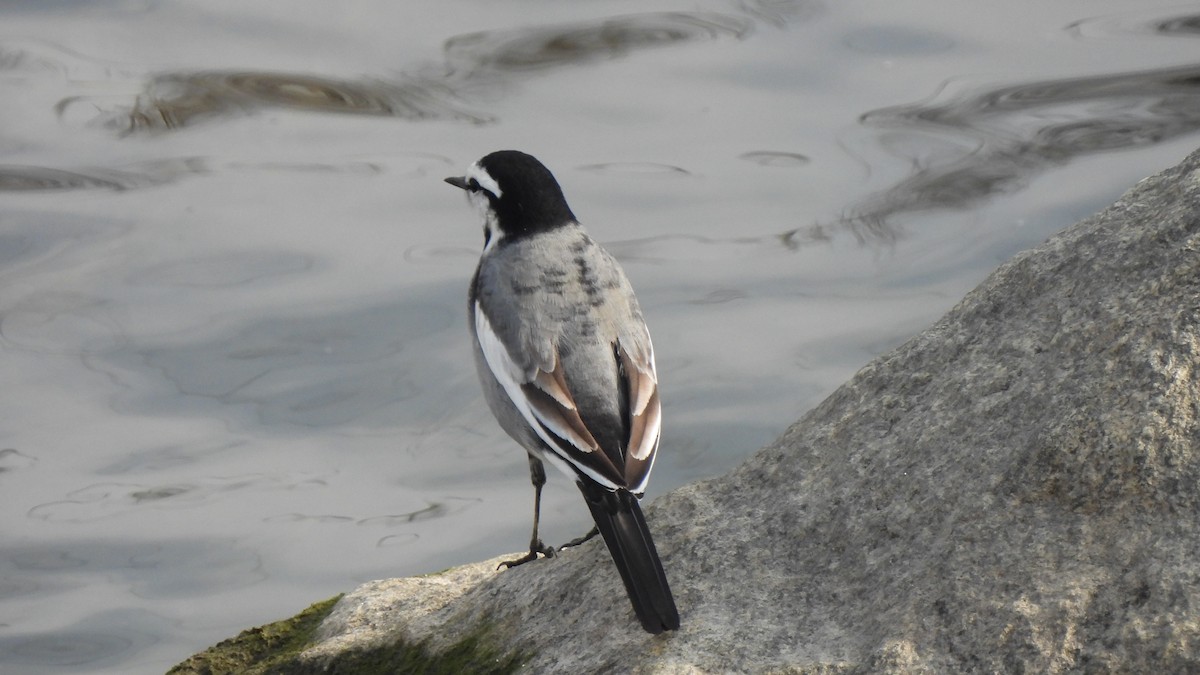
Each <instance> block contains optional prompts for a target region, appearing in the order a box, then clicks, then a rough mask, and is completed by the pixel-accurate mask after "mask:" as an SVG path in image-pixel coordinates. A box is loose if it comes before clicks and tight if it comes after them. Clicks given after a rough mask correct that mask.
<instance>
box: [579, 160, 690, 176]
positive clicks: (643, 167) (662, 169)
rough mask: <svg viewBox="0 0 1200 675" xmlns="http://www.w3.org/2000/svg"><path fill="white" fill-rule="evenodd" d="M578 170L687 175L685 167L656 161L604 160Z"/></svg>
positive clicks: (604, 172)
mask: <svg viewBox="0 0 1200 675" xmlns="http://www.w3.org/2000/svg"><path fill="white" fill-rule="evenodd" d="M579 170H580V171H589V172H591V173H599V174H630V175H641V176H646V175H659V176H688V175H691V174H690V172H689V171H688V170H687V169H684V168H683V167H679V166H672V165H670V164H658V163H656V162H605V163H602V164H585V165H584V166H581V167H579Z"/></svg>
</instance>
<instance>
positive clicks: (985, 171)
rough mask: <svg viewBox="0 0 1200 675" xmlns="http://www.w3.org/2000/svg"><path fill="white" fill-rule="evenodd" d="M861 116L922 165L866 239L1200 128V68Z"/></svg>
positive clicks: (893, 192) (865, 227)
mask: <svg viewBox="0 0 1200 675" xmlns="http://www.w3.org/2000/svg"><path fill="white" fill-rule="evenodd" d="M861 119H862V122H863V124H865V125H867V126H870V127H875V128H878V129H884V130H885V131H884V132H882V133H881V134H880V138H881V142H882V143H883V145H884V147H885V148H886V149H888V150H889V151H890V152H891V153H892V154H894V155H896V156H898V157H902V158H904V159H906V160H907V161H909V162H911V163H912V165H913V166H914V167H915V169H916V170H915V172H914V173H913V174H912V175H911V176H910V177H909V178H906V179H904V180H902V181H900V182H899V183H897V184H896V185H895V186H894V187H893V188H891V189H890V190H888V191H887V192H885V193H883V194H881V195H878V196H875V197H873V198H871V199H869V200H867V201H865V202H864V203H861V204H859V205H858V207H857V209H856V210H855V212H854V216H853V217H852V218H851V221H852V225H854V226H855V227H856V228H857V231H858V232H859V233H860V234H862V235H863V236H867V237H872V238H883V239H887V238H890V237H893V236H894V234H895V232H894V229H893V228H892V227H891V226H890V225H889V224H888V223H887V222H886V221H887V219H888V218H890V217H891V216H893V215H895V214H898V213H904V212H911V211H920V210H925V209H935V208H965V207H967V206H969V205H971V204H973V203H975V202H977V201H979V200H981V199H984V198H987V197H990V196H994V195H997V194H1002V193H1006V192H1011V191H1014V190H1017V189H1020V188H1022V187H1024V186H1025V185H1026V184H1028V182H1029V181H1030V180H1031V179H1032V177H1033V176H1034V175H1035V174H1037V173H1038V172H1040V171H1044V170H1046V169H1048V168H1050V167H1053V166H1058V165H1062V164H1065V163H1067V162H1068V161H1070V160H1072V159H1074V158H1075V157H1078V156H1081V155H1087V154H1091V153H1097V152H1105V151H1112V150H1121V149H1128V148H1135V147H1139V146H1143V145H1148V144H1152V143H1159V142H1162V141H1165V140H1169V139H1172V138H1174V137H1176V136H1180V135H1183V134H1189V133H1194V132H1196V131H1197V130H1200V65H1196V66H1184V67H1178V68H1164V69H1158V70H1145V71H1138V72H1132V73H1122V74H1117V75H1102V76H1098V77H1086V78H1076V79H1064V80H1048V81H1042V82H1033V83H1028V84H1019V85H1014V86H1007V87H1001V88H999V89H992V90H987V91H983V92H979V93H969V94H965V95H958V96H954V97H952V98H951V100H949V101H947V102H943V103H935V104H920V105H909V106H900V107H894V108H884V109H881V110H875V111H872V112H869V113H867V114H865V115H863V116H862V118H861ZM1048 121H1049V123H1048Z"/></svg>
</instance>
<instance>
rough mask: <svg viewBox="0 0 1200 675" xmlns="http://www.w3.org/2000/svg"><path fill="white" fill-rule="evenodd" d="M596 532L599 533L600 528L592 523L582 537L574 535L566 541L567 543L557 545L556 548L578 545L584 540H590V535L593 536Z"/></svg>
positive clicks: (561, 548)
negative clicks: (590, 527)
mask: <svg viewBox="0 0 1200 675" xmlns="http://www.w3.org/2000/svg"><path fill="white" fill-rule="evenodd" d="M598 534H600V528H598V527H596V526H594V525H593V526H592V529H590V530H588V533H587V534H585V535H583V536H582V537H575V538H574V539H572V540H571V541H568V542H567V543H565V544H563V545H562V546H559V547H558V550H560V551H561V550H563V549H564V548H571V547H572V546H578V545H580V544H582V543H584V542H585V541H588V540H590V539H591V538H592V537H594V536H596V535H598Z"/></svg>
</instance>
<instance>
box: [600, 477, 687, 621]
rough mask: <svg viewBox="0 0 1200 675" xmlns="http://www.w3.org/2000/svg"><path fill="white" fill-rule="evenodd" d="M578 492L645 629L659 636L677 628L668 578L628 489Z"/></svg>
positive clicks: (639, 510) (635, 501)
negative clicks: (584, 501)
mask: <svg viewBox="0 0 1200 675" xmlns="http://www.w3.org/2000/svg"><path fill="white" fill-rule="evenodd" d="M579 489H580V490H581V491H582V492H583V496H584V499H585V500H586V501H587V504H588V508H589V509H591V511H592V518H593V519H595V521H596V527H597V528H598V529H599V530H600V534H601V536H603V537H604V543H605V544H607V545H608V551H609V553H611V554H612V558H613V562H614V563H616V565H617V570H618V571H620V573H621V580H622V581H624V582H625V592H626V593H628V594H629V601H630V602H631V603H632V604H633V611H634V612H635V613H636V614H637V617H638V620H639V621H641V622H642V627H643V628H645V629H646V630H647V631H648V632H650V633H656V634H657V633H661V632H663V631H666V630H676V629H678V628H679V610H677V609H676V608H675V599H674V598H672V597H671V588H670V587H669V586H667V575H666V574H665V573H664V572H663V568H662V563H661V562H659V559H658V551H657V550H655V548H654V540H653V539H651V538H650V530H649V529H648V528H647V527H646V519H645V518H643V517H642V509H641V507H640V506H638V500H637V497H634V496H633V495H632V494H630V493H629V492H627V491H625V490H618V491H617V492H609V491H608V490H606V489H604V488H601V487H599V486H587V485H583V484H582V483H581V484H579Z"/></svg>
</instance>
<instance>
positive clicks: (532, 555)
mask: <svg viewBox="0 0 1200 675" xmlns="http://www.w3.org/2000/svg"><path fill="white" fill-rule="evenodd" d="M539 553H540V554H541V555H544V556H546V557H547V558H553V557H554V547H553V546H547V545H545V544H543V543H542V540H541V539H538V540H537V541H534V542H532V543H531V544H530V545H529V553H526V554H525V555H523V556H521V557H520V558H514V559H512V560H505V561H504V562H502V563H500V564H499V565H496V569H500V568H501V567H503V568H505V569H511V568H513V567H516V566H517V565H524V564H525V563H527V562H529V561H531V560H537V559H538V554H539Z"/></svg>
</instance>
